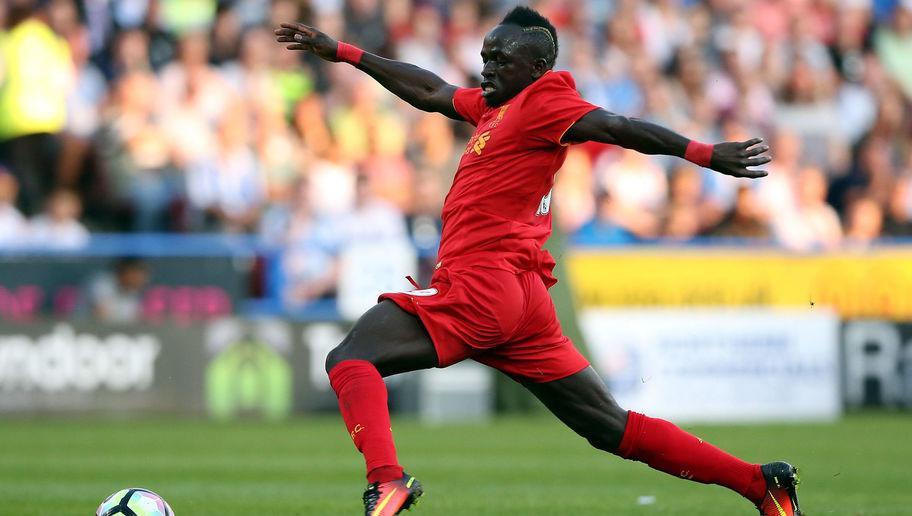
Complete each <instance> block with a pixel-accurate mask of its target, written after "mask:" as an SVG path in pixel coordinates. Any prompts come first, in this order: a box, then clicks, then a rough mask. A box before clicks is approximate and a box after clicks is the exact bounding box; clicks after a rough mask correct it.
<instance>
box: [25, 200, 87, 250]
mask: <svg viewBox="0 0 912 516" xmlns="http://www.w3.org/2000/svg"><path fill="white" fill-rule="evenodd" d="M81 214H82V201H80V200H79V197H78V196H77V195H76V194H75V193H73V192H72V191H70V190H56V191H54V192H53V193H51V195H50V196H49V197H48V199H47V202H46V203H45V210H44V213H42V214H40V215H36V216H34V217H32V218H31V220H30V221H29V225H28V232H29V241H30V244H31V245H32V246H35V247H44V248H51V249H78V248H80V247H83V246H85V245H86V244H87V243H88V242H89V231H88V230H87V229H86V228H85V226H83V225H82V223H80V222H79V216H80V215H81Z"/></svg>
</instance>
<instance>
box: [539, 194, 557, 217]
mask: <svg viewBox="0 0 912 516" xmlns="http://www.w3.org/2000/svg"><path fill="white" fill-rule="evenodd" d="M552 191H553V190H548V193H547V194H545V196H544V197H542V198H541V202H540V203H538V211H536V212H535V216H536V217H543V216H545V215H547V214H548V212H549V211H551V192H552Z"/></svg>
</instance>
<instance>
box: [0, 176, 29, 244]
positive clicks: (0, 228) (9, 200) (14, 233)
mask: <svg viewBox="0 0 912 516" xmlns="http://www.w3.org/2000/svg"><path fill="white" fill-rule="evenodd" d="M18 193H19V183H18V182H17V181H16V178H15V177H14V176H13V175H12V174H10V173H9V171H8V170H6V169H3V168H0V248H2V249H9V248H11V247H18V246H22V245H24V244H25V243H26V242H27V238H28V233H27V229H28V225H27V223H26V220H25V217H24V216H22V213H21V212H20V211H19V210H18V209H17V208H16V196H17V194H18Z"/></svg>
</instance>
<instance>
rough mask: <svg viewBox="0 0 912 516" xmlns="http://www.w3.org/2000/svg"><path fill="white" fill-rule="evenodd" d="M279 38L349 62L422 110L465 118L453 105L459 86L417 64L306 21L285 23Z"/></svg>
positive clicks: (296, 47) (293, 47) (292, 46)
mask: <svg viewBox="0 0 912 516" xmlns="http://www.w3.org/2000/svg"><path fill="white" fill-rule="evenodd" d="M275 36H276V41H278V42H279V43H288V45H286V46H285V48H287V49H289V50H303V51H305V52H310V53H312V54H314V55H316V56H317V57H320V58H322V59H325V60H326V61H331V62H334V63H338V62H346V63H350V64H352V65H354V66H356V67H357V68H358V69H360V70H362V71H364V72H365V73H367V74H368V75H370V76H371V77H373V78H374V79H375V80H376V81H377V82H379V83H380V84H381V85H383V87H384V88H386V89H388V90H389V91H391V92H392V93H393V94H395V95H396V96H397V97H399V98H401V99H402V100H404V101H406V102H408V103H409V104H411V105H413V106H415V107H416V108H418V109H420V110H422V111H431V112H434V113H443V114H444V115H446V116H448V117H450V118H453V119H455V120H463V118H462V117H461V116H459V114H458V113H457V112H456V109H455V108H454V107H453V94H454V93H455V92H456V86H453V85H452V84H449V83H447V82H446V81H444V80H443V79H441V78H440V77H438V76H437V75H435V74H433V73H432V72H429V71H427V70H425V69H423V68H419V67H417V66H415V65H412V64H408V63H403V62H401V61H393V60H391V59H385V58H382V57H380V56H377V55H374V54H371V53H369V52H364V51H363V50H361V49H359V48H357V47H354V46H352V45H349V44H347V43H343V42H341V41H336V40H334V39H333V38H331V37H329V36H327V35H326V34H324V33H322V32H320V31H318V30H317V29H315V28H313V27H310V26H308V25H304V24H303V23H283V24H282V25H281V27H279V28H278V29H276V30H275Z"/></svg>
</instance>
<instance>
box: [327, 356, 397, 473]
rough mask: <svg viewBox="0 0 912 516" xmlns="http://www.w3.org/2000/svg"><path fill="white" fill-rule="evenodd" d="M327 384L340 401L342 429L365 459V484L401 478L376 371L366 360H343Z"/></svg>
mask: <svg viewBox="0 0 912 516" xmlns="http://www.w3.org/2000/svg"><path fill="white" fill-rule="evenodd" d="M329 383H330V384H331V385H332V388H333V390H334V391H336V396H338V398H339V410H340V411H341V412H342V419H344V420H345V427H346V428H348V433H349V435H351V438H352V440H353V441H354V442H355V447H356V448H358V451H360V452H361V453H362V454H363V455H364V462H365V463H366V465H367V481H368V482H369V483H374V482H389V481H392V480H398V479H400V478H402V466H400V465H399V462H398V461H397V460H396V445H395V444H393V431H392V429H391V428H390V417H389V406H388V405H387V399H386V384H384V383H383V378H382V377H381V376H380V373H379V372H377V368H376V367H374V365H373V364H371V363H370V362H368V361H366V360H344V361H342V362H339V363H338V364H336V366H335V367H333V368H332V370H331V371H330V372H329Z"/></svg>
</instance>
